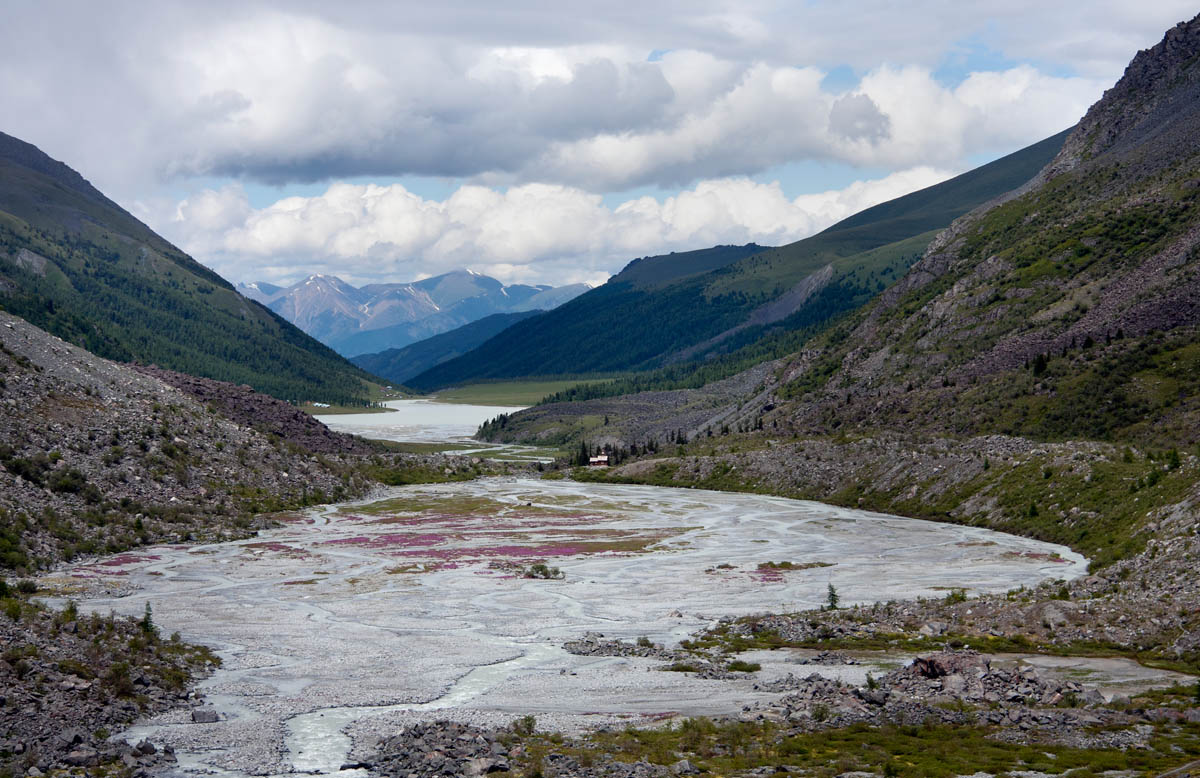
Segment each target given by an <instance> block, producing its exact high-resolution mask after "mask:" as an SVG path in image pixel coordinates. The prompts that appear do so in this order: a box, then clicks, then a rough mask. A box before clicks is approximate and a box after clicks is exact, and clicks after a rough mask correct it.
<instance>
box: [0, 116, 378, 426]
mask: <svg viewBox="0 0 1200 778" xmlns="http://www.w3.org/2000/svg"><path fill="white" fill-rule="evenodd" d="M0 306H2V307H3V308H4V309H5V310H7V311H9V312H11V313H13V314H16V315H17V316H21V317H22V318H24V319H26V320H27V321H30V322H31V323H33V324H36V325H37V326H38V327H41V328H43V329H45V330H47V331H49V332H51V333H53V334H55V335H58V336H59V337H61V338H63V339H64V340H68V341H70V342H72V343H75V344H77V345H79V346H82V347H84V348H86V349H88V350H89V351H92V352H93V353H96V354H99V355H100V356H104V357H107V358H109V359H114V360H119V361H136V362H142V363H147V364H149V363H154V364H158V365H160V366H162V367H167V368H170V369H172V370H177V371H180V372H184V373H190V374H193V375H200V376H206V377H209V378H216V379H219V380H224V381H232V382H234V383H238V384H249V385H250V386H253V387H254V388H255V389H257V390H259V391H262V392H265V393H268V394H271V395H274V396H275V397H279V398H281V399H286V400H293V401H296V400H322V401H327V402H338V403H357V402H362V401H365V400H366V397H367V382H368V381H369V380H371V376H369V375H368V374H367V373H365V372H363V371H362V370H360V369H359V368H356V367H354V366H353V365H351V364H350V363H348V362H346V361H345V360H344V359H342V358H341V357H340V356H338V355H337V354H335V353H334V352H333V351H332V350H330V349H328V348H326V347H325V346H323V345H321V344H320V343H318V342H317V341H315V340H313V339H312V338H310V337H309V336H307V335H305V334H304V333H303V332H301V331H300V330H299V329H297V328H296V327H295V326H293V325H291V324H289V323H288V322H286V321H284V320H283V319H281V318H280V317H278V316H276V315H275V314H273V313H271V312H270V311H268V310H267V309H266V308H264V307H262V306H261V305H259V304H257V303H253V302H250V301H248V300H246V299H245V298H244V297H242V296H241V295H239V294H238V293H237V292H236V291H235V290H234V289H233V287H232V286H231V285H230V284H229V283H228V282H226V281H225V280H224V279H222V278H221V277H220V276H218V275H217V274H216V273H214V272H212V271H211V270H209V269H208V268H205V267H204V266H203V265H201V264H200V263H198V262H196V261H195V260H193V259H192V258H191V257H189V256H187V255H186V254H184V253H183V252H182V251H180V250H179V249H177V248H176V247H174V246H172V245H171V244H170V243H168V242H167V241H165V240H163V239H162V238H161V237H159V236H158V235H156V234H155V233H154V232H153V231H152V230H150V229H149V228H148V227H146V225H144V224H142V223H141V222H139V221H138V220H137V219H135V218H134V217H133V216H132V215H130V214H129V213H128V212H126V211H124V210H123V209H121V208H120V206H118V205H116V204H115V203H113V202H112V201H111V200H109V199H108V198H107V197H105V196H104V195H103V194H101V193H100V192H99V191H98V190H96V189H95V188H94V187H93V186H92V185H91V184H89V183H88V182H87V181H85V180H84V179H83V178H82V177H81V176H80V175H79V174H78V173H76V172H75V171H74V170H71V169H70V168H69V167H67V166H66V165H64V164H62V163H61V162H57V161H55V160H52V159H50V158H49V157H47V156H46V155H45V154H43V153H42V152H41V151H39V150H38V149H37V148H36V147H34V146H32V145H30V144H28V143H25V142H23V141H20V140H18V139H16V138H13V137H11V136H8V135H4V134H3V133H0Z"/></svg>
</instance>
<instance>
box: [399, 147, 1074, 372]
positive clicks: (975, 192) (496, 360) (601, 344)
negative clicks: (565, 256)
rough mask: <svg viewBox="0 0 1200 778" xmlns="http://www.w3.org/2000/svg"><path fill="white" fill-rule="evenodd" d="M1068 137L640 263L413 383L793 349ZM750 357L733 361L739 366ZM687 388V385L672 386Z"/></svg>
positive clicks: (645, 365)
mask: <svg viewBox="0 0 1200 778" xmlns="http://www.w3.org/2000/svg"><path fill="white" fill-rule="evenodd" d="M1065 137H1066V134H1065V133H1062V134H1059V135H1056V136H1054V137H1052V138H1047V139H1046V140H1044V141H1041V142H1040V143H1036V144H1034V145H1032V146H1030V147H1028V148H1026V149H1022V150H1021V151H1018V152H1016V153H1014V154H1010V155H1008V156H1007V157H1004V158H1002V159H999V160H996V161H995V162H992V163H989V164H988V165H984V166H982V167H981V168H978V169H977V170H973V171H970V172H969V173H965V174H963V175H961V176H957V177H955V178H953V179H951V180H949V181H945V182H943V183H941V184H938V185H936V186H933V187H929V188H927V189H924V190H921V191H919V192H914V193H912V194H909V195H906V196H904V197H900V198H897V199H896V200H893V201H890V202H888V203H884V204H882V205H879V206H875V207H874V208H870V209H867V210H866V211H863V212H862V213H860V214H857V215H855V216H852V217H850V218H849V219H846V220H844V221H842V222H840V223H838V224H835V225H834V226H832V227H830V228H829V229H827V230H825V231H824V232H822V233H820V234H818V235H814V236H812V237H810V238H806V239H804V240H802V241H798V242H796V243H793V244H790V245H788V246H784V247H780V248H775V249H766V250H759V249H760V248H761V247H757V246H754V245H753V244H750V245H749V246H717V247H714V248H711V249H706V250H703V251H696V252H687V253H684V254H673V255H666V256H662V257H652V258H646V259H641V260H636V261H634V262H632V263H630V265H629V266H627V267H626V268H625V270H623V271H622V272H621V273H619V274H618V275H617V276H615V277H613V278H612V279H610V280H609V282H608V283H607V284H605V285H604V286H601V287H599V288H597V289H593V290H592V291H590V292H587V293H586V294H584V295H581V296H580V297H578V298H576V299H575V300H573V301H572V302H571V303H569V304H567V305H564V306H562V307H561V308H559V309H557V310H555V311H553V312H551V313H550V314H547V316H544V317H539V318H537V319H532V320H530V321H527V322H523V323H521V324H518V325H516V326H514V327H512V328H510V329H508V330H505V331H504V332H502V333H500V334H499V335H498V336H496V337H495V338H493V339H492V340H489V341H488V342H487V343H484V344H483V345H481V346H480V347H479V348H478V349H476V350H475V351H474V352H472V353H470V354H467V355H464V356H462V357H459V358H458V359H456V360H451V361H449V362H446V363H444V364H442V365H439V366H438V367H436V368H433V369H432V370H429V371H427V372H425V373H423V374H422V375H420V376H417V377H416V378H414V379H412V380H411V381H410V382H409V383H410V384H411V385H412V386H414V387H416V388H421V389H435V388H439V387H443V386H448V385H451V384H454V383H462V382H467V381H471V380H479V379H495V378H512V377H518V376H529V375H556V374H557V375H564V374H575V375H578V374H586V373H603V372H614V371H628V370H648V369H653V368H656V367H660V366H662V365H665V364H672V363H678V362H687V361H695V362H697V363H699V361H700V360H703V359H706V358H712V357H714V356H719V355H724V354H730V353H732V352H736V351H738V350H740V349H743V348H745V347H747V346H750V345H753V344H755V341H757V340H760V339H763V338H766V339H769V342H765V343H757V345H754V347H753V348H754V351H755V353H758V354H765V355H767V356H768V358H771V357H774V356H778V355H779V354H780V353H786V352H785V351H784V352H781V351H780V349H781V348H786V345H791V346H792V347H794V345H795V344H794V343H793V342H792V341H787V340H786V338H785V339H784V340H780V338H781V333H785V332H787V331H794V330H795V329H796V328H797V326H799V327H807V326H811V325H812V324H814V323H817V322H823V321H826V320H828V319H830V318H831V317H835V316H837V315H839V314H841V313H844V312H845V311H848V310H853V309H854V308H856V307H858V306H859V305H861V304H862V303H863V302H865V301H866V300H867V299H870V297H871V296H873V295H874V294H875V293H877V292H878V291H880V290H882V289H883V288H884V287H886V286H887V285H888V284H890V283H892V282H893V281H894V280H895V279H896V278H898V277H899V276H900V275H902V274H903V273H904V271H905V270H907V268H908V267H909V266H910V265H911V264H912V263H913V262H914V261H916V259H917V258H918V257H919V256H920V253H921V251H922V250H923V249H924V247H925V245H926V243H927V242H928V241H929V240H930V239H932V237H933V235H934V231H935V230H936V229H940V228H942V227H945V226H947V225H949V224H950V222H951V221H952V220H953V219H954V218H955V217H957V216H960V215H962V214H964V213H966V212H967V211H969V210H971V209H972V208H975V207H977V206H979V205H981V204H983V203H985V202H987V201H989V200H991V199H993V198H995V197H998V196H1000V195H1002V194H1004V193H1005V192H1008V191H1009V190H1011V189H1013V188H1014V187H1016V186H1019V185H1021V184H1023V183H1025V182H1026V181H1028V180H1029V179H1030V178H1032V177H1033V175H1034V174H1035V173H1037V171H1038V170H1040V169H1041V168H1042V167H1043V166H1044V165H1045V164H1046V163H1047V162H1048V161H1049V160H1050V159H1051V158H1052V157H1053V156H1054V154H1055V153H1056V152H1057V151H1058V149H1059V148H1060V147H1061V145H1062V142H1063V139H1064V138H1065ZM739 254H740V256H739ZM817 312H819V315H818V314H817ZM790 317H796V318H794V319H793V321H791V322H788V321H787V320H788V319H789V318H790ZM785 343H786V345H781V344H785ZM745 357H746V355H745V354H743V355H741V356H739V357H734V358H732V359H726V360H725V364H727V365H731V366H737V367H740V366H743V365H744V363H745ZM670 372H671V373H672V374H676V373H678V372H679V371H678V369H676V370H674V371H670ZM711 372H712V371H711V370H709V371H707V372H706V375H707V374H709V373H711ZM733 372H736V370H734V371H733ZM730 374H731V372H729V371H727V370H726V371H721V372H720V374H719V375H715V374H714V375H713V377H724V376H727V375H730ZM687 380H689V381H690V380H692V379H691V378H688V379H687ZM682 385H688V384H687V383H683V384H680V383H678V382H676V383H674V384H673V386H682ZM614 390H615V386H614V387H609V389H608V391H614Z"/></svg>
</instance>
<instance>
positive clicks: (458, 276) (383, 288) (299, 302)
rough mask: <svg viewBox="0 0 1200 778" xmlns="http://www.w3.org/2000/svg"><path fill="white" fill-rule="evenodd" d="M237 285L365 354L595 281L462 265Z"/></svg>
mask: <svg viewBox="0 0 1200 778" xmlns="http://www.w3.org/2000/svg"><path fill="white" fill-rule="evenodd" d="M237 289H238V291H239V292H241V293H242V294H243V295H245V296H246V297H248V298H249V299H251V300H255V301H257V302H260V303H262V304H263V305H265V306H267V307H268V308H270V309H271V310H272V311H274V312H276V313H278V314H279V315H280V316H283V317H284V318H285V319H287V320H288V321H290V322H292V323H293V324H295V325H296V326H297V327H299V328H300V329H302V330H304V331H305V332H307V333H308V334H309V335H312V336H313V337H314V338H316V339H317V340H319V341H321V342H322V343H324V344H326V345H327V346H329V347H331V348H333V349H334V350H336V351H338V352H339V353H341V354H344V355H346V356H357V355H361V354H370V353H374V352H378V351H383V350H385V349H396V348H403V347H404V346H407V345H409V344H412V343H415V342H417V341H420V340H424V339H425V338H428V337H431V336H433V335H438V334H440V333H443V332H448V331H449V330H453V329H455V328H456V327H460V326H462V325H464V324H468V323H470V322H474V321H478V320H479V319H482V318H484V317H485V316H490V315H492V314H495V313H520V312H525V311H537V310H550V309H552V308H556V307H558V306H559V305H562V304H563V303H565V302H567V301H568V300H571V299H573V298H575V297H577V296H578V295H580V294H583V293H584V292H586V291H588V290H589V289H591V286H589V285H588V284H571V285H569V286H560V287H557V288H556V287H551V286H545V285H536V286H530V285H527V284H513V285H511V286H505V285H504V284H502V283H500V282H499V281H497V280H496V279H494V278H491V277H489V276H485V275H480V274H479V273H475V272H473V271H470V270H455V271H452V272H450V273H444V274H442V275H440V276H434V277H433V278H426V279H424V280H421V281H413V282H411V283H391V284H368V285H367V286H363V287H355V286H352V285H350V284H348V283H346V282H345V281H343V280H342V279H340V278H338V277H337V276H328V275H319V274H318V275H312V276H309V277H308V278H306V279H304V280H303V281H299V282H297V283H295V284H292V285H291V286H288V287H281V286H276V285H275V284H269V283H266V282H262V281H259V282H255V283H252V284H239V285H238V287H237ZM393 380H395V379H393Z"/></svg>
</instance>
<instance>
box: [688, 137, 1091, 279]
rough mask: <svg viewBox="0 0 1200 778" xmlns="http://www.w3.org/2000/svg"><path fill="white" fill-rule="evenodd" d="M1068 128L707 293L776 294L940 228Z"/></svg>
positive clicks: (879, 209)
mask: <svg viewBox="0 0 1200 778" xmlns="http://www.w3.org/2000/svg"><path fill="white" fill-rule="evenodd" d="M1069 132H1070V130H1064V131H1063V132H1061V133H1059V134H1057V135H1054V136H1051V137H1049V138H1046V139H1045V140H1043V141H1040V142H1038V143H1035V144H1033V145H1032V146H1027V147H1026V148H1023V149H1021V150H1019V151H1016V152H1013V153H1012V154H1009V155H1007V156H1005V157H1002V158H1000V159H998V160H996V161H994V162H990V163H988V164H986V165H982V166H980V167H978V168H975V169H974V170H970V171H967V172H966V173H963V174H962V175H959V176H955V177H954V178H952V179H950V180H948V181H943V182H942V183H940V184H935V185H934V186H931V187H927V188H925V189H922V190H920V191H917V192H913V193H911V194H907V195H905V196H903V197H898V198H896V199H895V200H889V201H888V202H886V203H881V204H879V205H876V206H873V207H871V208H867V209H866V210H864V211H860V212H859V213H856V214H854V215H853V216H850V217H849V218H846V219H843V220H842V221H840V222H838V223H837V224H835V225H833V226H832V227H830V228H828V229H827V230H825V231H824V232H821V233H818V234H817V235H814V236H812V237H811V238H805V239H804V240H801V241H797V242H796V243H791V244H789V245H787V246H781V247H779V248H775V249H768V250H767V251H764V252H762V253H760V254H756V255H755V256H753V257H749V258H747V259H744V260H741V261H740V262H738V263H736V264H733V265H731V266H730V267H728V268H726V270H725V272H724V273H722V274H721V275H720V276H719V277H717V278H714V279H713V281H712V284H711V286H710V287H709V288H708V292H709V293H710V294H721V293H724V292H729V291H741V292H744V293H745V294H749V295H753V294H766V295H768V296H774V295H777V294H780V293H782V292H783V291H784V290H786V289H788V288H790V287H791V286H792V285H793V284H795V283H796V282H798V281H800V280H801V279H802V278H804V276H806V275H808V274H809V273H812V272H815V271H816V270H818V269H820V268H821V267H823V266H824V265H826V264H828V263H829V262H834V261H836V260H838V259H840V258H846V257H851V256H854V255H857V254H859V253H861V252H864V251H870V250H872V249H879V248H880V247H882V246H886V245H889V244H892V243H896V242H898V241H903V240H906V239H909V238H912V237H913V236H915V235H920V234H922V233H927V232H929V231H931V230H940V229H942V228H944V227H946V226H948V225H949V224H950V222H952V221H954V220H955V219H957V218H958V217H959V216H962V215H963V214H965V213H967V212H968V211H970V210H972V209H974V208H976V207H978V206H980V205H982V204H984V203H986V202H988V201H990V200H992V199H994V198H996V197H998V196H1000V195H1002V194H1005V193H1007V192H1010V191H1012V190H1013V189H1016V188H1017V187H1019V186H1021V185H1022V184H1024V183H1026V182H1027V181H1029V180H1030V179H1031V178H1033V177H1034V176H1035V175H1037V173H1038V171H1040V170H1041V169H1042V168H1043V167H1044V166H1045V165H1046V163H1047V162H1049V161H1050V160H1051V159H1053V158H1054V155H1055V154H1057V153H1058V151H1059V149H1060V148H1061V147H1062V145H1063V142H1064V141H1065V140H1066V138H1067V135H1068V134H1069Z"/></svg>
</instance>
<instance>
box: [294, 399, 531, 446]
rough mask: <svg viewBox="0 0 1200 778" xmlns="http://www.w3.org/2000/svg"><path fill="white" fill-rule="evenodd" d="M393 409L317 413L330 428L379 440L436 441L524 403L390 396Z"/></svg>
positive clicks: (458, 437)
mask: <svg viewBox="0 0 1200 778" xmlns="http://www.w3.org/2000/svg"><path fill="white" fill-rule="evenodd" d="M384 405H386V406H387V407H389V408H394V409H395V410H394V411H393V412H391V413H349V414H332V415H329V416H317V417H316V418H317V419H318V420H319V421H321V422H324V424H325V425H326V426H327V427H329V429H331V430H333V431H335V432H346V433H349V434H351V435H361V436H362V437H365V438H376V439H379V440H396V441H401V442H408V441H415V442H421V443H437V442H446V441H454V442H457V441H462V440H464V439H469V438H470V437H471V436H472V435H474V434H475V431H476V430H477V429H479V425H480V424H483V423H484V422H485V421H487V420H488V419H491V418H494V417H496V416H498V415H500V414H501V413H516V412H517V411H519V410H522V408H523V406H515V407H513V406H504V405H463V404H459V403H442V402H437V401H436V400H426V399H419V400H390V401H388V402H385V403H384Z"/></svg>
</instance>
